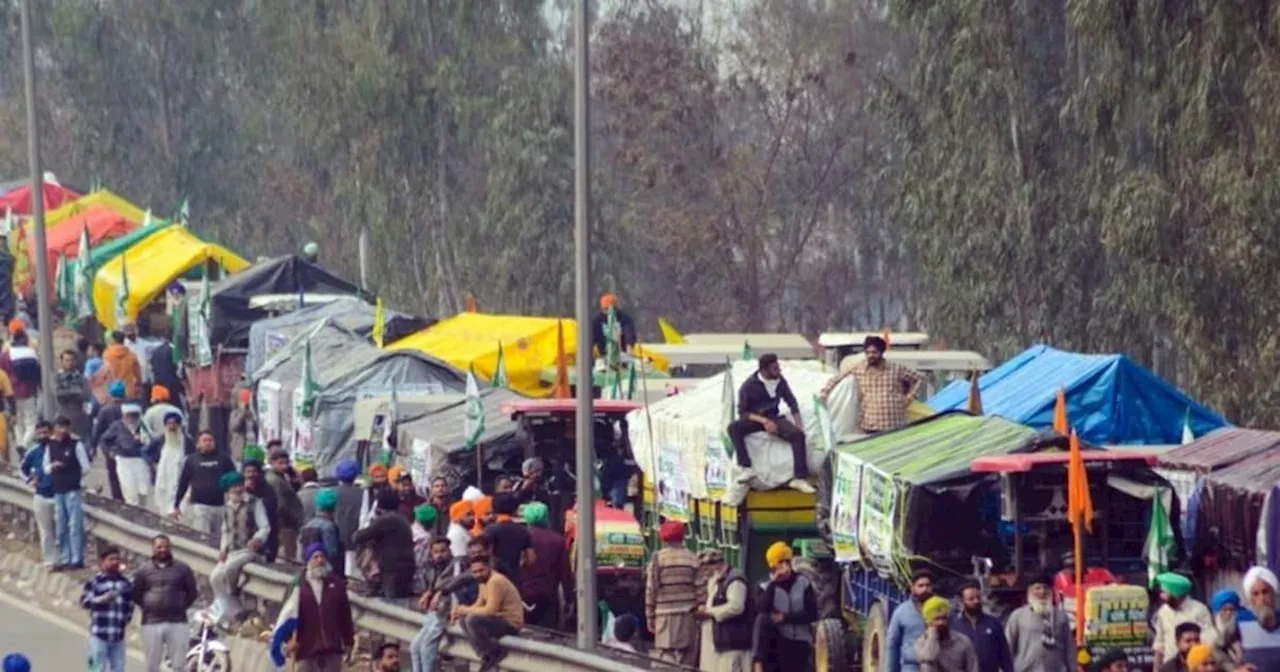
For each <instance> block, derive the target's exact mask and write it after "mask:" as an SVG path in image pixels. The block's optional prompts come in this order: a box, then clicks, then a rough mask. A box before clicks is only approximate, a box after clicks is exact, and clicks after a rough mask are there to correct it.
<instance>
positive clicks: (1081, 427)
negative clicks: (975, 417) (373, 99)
mask: <svg viewBox="0 0 1280 672" xmlns="http://www.w3.org/2000/svg"><path fill="white" fill-rule="evenodd" d="M969 387H970V385H969V383H968V382H966V381H963V380H959V381H955V382H953V383H951V384H950V385H948V386H946V387H945V388H943V389H942V390H941V391H940V392H938V393H937V394H936V395H934V396H933V398H932V399H929V401H928V405H929V406H930V407H932V408H933V409H934V410H935V411H937V412H939V413H941V412H943V411H949V410H953V409H963V408H965V407H966V405H967V403H968V400H969ZM978 387H979V389H980V390H981V394H982V408H983V410H984V411H985V412H986V413H987V414H988V415H998V416H1000V417H1003V418H1005V419H1008V420H1013V421H1015V422H1020V423H1022V424H1024V425H1028V426H1031V427H1034V428H1036V429H1044V428H1052V427H1053V407H1054V403H1055V402H1056V400H1057V395H1058V388H1059V387H1062V388H1064V389H1065V390H1066V397H1067V417H1068V418H1069V419H1070V422H1071V426H1072V427H1074V428H1075V430H1076V431H1077V432H1078V433H1079V434H1080V438H1081V439H1082V440H1084V441H1086V442H1088V443H1091V444H1094V445H1097V446H1103V445H1123V444H1130V445H1168V444H1178V443H1182V426H1183V420H1184V419H1185V418H1187V417H1188V416H1189V417H1190V422H1191V431H1192V433H1194V434H1195V435H1196V436H1202V435H1204V434H1206V433H1208V432H1211V431H1213V430H1215V429H1218V428H1220V427H1225V426H1227V425H1228V423H1227V421H1226V420H1225V419H1224V418H1223V417H1222V416H1220V415H1218V414H1217V413H1215V412H1214V411H1213V410H1211V409H1209V408H1207V407H1205V406H1204V405H1202V404H1200V403H1199V402H1197V401H1196V400H1195V399H1192V398H1191V397H1188V396H1187V395H1186V394H1184V393H1183V392H1182V390H1179V389H1178V388H1176V387H1174V386H1173V385H1170V384H1169V383H1168V382H1165V381H1164V380H1163V379H1161V378H1160V377H1159V376H1157V375H1155V374H1154V373H1152V372H1151V371H1148V370H1147V369H1146V368H1145V367H1143V366H1142V365H1140V364H1138V363H1137V362H1134V361H1133V360H1131V359H1129V358H1128V357H1126V356H1124V355H1085V354H1080V353H1076V352H1063V351H1061V350H1055V349H1053V348H1051V347H1049V346H1046V345H1037V346H1034V347H1032V348H1029V349H1027V350H1026V351H1024V352H1023V353H1021V354H1019V355H1017V356H1016V357H1014V358H1013V359H1010V360H1009V361H1007V362H1005V363H1004V364H1001V365H1000V366H998V367H996V368H994V369H992V370H991V371H988V372H987V373H986V375H984V376H982V377H981V378H980V379H979V380H978Z"/></svg>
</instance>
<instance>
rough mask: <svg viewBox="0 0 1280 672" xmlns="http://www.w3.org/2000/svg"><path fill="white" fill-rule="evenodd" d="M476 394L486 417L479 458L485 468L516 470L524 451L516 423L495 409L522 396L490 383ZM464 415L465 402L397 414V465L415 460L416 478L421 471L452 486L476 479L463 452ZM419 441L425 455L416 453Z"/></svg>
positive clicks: (468, 454) (471, 454)
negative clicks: (496, 387) (494, 386)
mask: <svg viewBox="0 0 1280 672" xmlns="http://www.w3.org/2000/svg"><path fill="white" fill-rule="evenodd" d="M480 395H481V399H482V403H483V404H484V416H485V417H484V433H483V434H481V435H480V454H481V455H483V456H484V460H485V471H486V472H489V473H492V472H494V471H503V470H513V469H514V470H517V471H518V469H519V464H520V460H521V458H522V457H523V453H522V444H521V442H520V438H519V436H518V433H517V425H516V423H515V422H514V421H512V419H511V415H510V414H508V413H503V412H502V409H501V408H500V407H501V406H502V404H504V403H506V402H511V401H518V400H520V399H525V398H526V397H524V396H522V395H520V394H517V393H515V392H512V391H511V390H508V389H505V388H504V389H495V388H491V387H487V388H483V389H481V391H480ZM466 417H467V405H466V402H465V400H464V401H460V402H458V403H456V404H454V405H452V406H448V407H446V408H441V409H438V410H432V411H428V412H426V413H419V414H417V415H415V416H406V415H405V414H400V416H399V422H397V423H396V424H397V427H398V428H399V430H400V432H399V436H398V437H397V439H398V440H399V451H398V452H399V455H398V456H399V459H400V461H401V462H402V463H405V464H410V465H413V464H415V459H416V460H417V462H416V464H419V465H421V466H420V467H419V468H420V469H421V471H419V473H417V474H415V479H421V478H422V476H424V475H430V476H431V477H435V476H444V477H445V478H447V479H449V483H450V484H451V485H452V486H453V487H454V488H455V489H459V488H460V486H462V485H470V484H474V483H475V478H476V457H475V453H474V452H472V451H470V450H467V438H466V434H465V432H464V428H465V426H466V422H467V420H466ZM423 443H425V444H427V451H426V455H418V454H415V451H416V450H417V449H419V448H422V447H423V446H422V444H423ZM424 463H425V464H424ZM486 485H487V484H486Z"/></svg>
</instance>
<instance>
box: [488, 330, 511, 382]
mask: <svg viewBox="0 0 1280 672" xmlns="http://www.w3.org/2000/svg"><path fill="white" fill-rule="evenodd" d="M489 384H490V385H492V386H493V387H509V386H510V385H511V379H510V378H508V377H507V360H506V358H505V357H503V354H502V341H498V363H497V365H496V366H494V367H493V380H491V381H489Z"/></svg>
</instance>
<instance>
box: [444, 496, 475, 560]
mask: <svg viewBox="0 0 1280 672" xmlns="http://www.w3.org/2000/svg"><path fill="white" fill-rule="evenodd" d="M475 522H476V510H475V505H473V504H472V503H471V501H470V500H466V499H462V500H459V501H456V502H454V503H453V504H451V505H449V529H448V530H446V531H445V533H444V534H445V537H447V538H448V539H449V550H450V552H452V553H453V557H454V559H455V560H457V561H459V562H461V561H462V559H463V558H465V557H467V544H469V543H470V542H471V527H472V526H473V525H475Z"/></svg>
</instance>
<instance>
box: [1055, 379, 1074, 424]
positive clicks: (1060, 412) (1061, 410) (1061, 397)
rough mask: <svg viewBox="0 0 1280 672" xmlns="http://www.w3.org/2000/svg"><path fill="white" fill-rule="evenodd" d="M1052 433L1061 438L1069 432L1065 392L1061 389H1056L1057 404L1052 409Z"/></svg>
mask: <svg viewBox="0 0 1280 672" xmlns="http://www.w3.org/2000/svg"><path fill="white" fill-rule="evenodd" d="M1053 431H1055V432H1057V433H1059V434H1061V435H1063V436H1066V435H1067V433H1068V432H1070V431H1071V425H1070V424H1068V423H1067V391H1066V390H1065V389H1063V388H1061V387H1059V388H1058V403H1057V404H1055V405H1054V407H1053Z"/></svg>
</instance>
